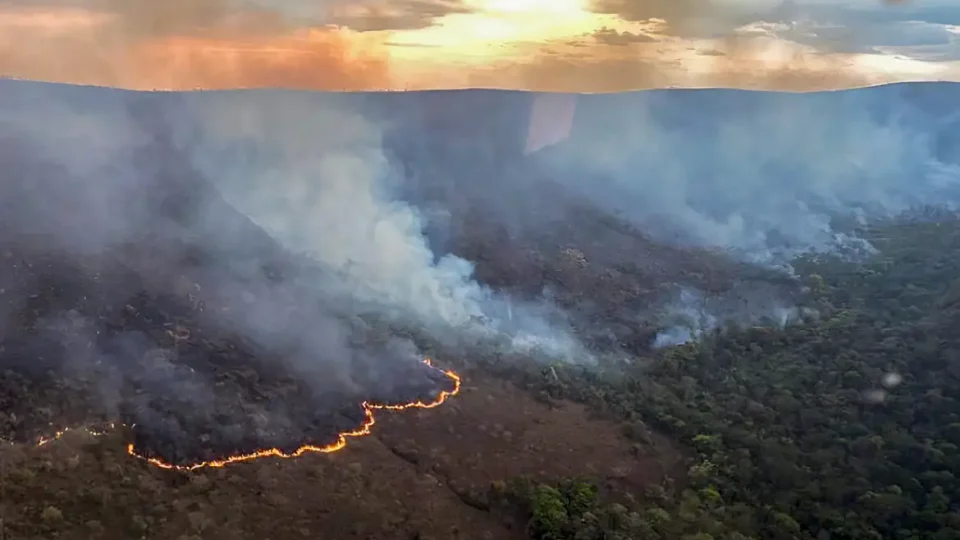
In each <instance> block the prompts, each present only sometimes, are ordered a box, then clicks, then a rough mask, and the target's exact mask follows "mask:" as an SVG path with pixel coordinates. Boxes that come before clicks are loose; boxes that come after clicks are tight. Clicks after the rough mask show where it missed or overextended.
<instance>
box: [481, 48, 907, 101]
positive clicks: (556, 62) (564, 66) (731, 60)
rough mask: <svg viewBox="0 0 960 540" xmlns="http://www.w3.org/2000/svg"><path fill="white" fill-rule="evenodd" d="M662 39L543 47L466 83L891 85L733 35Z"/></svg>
mask: <svg viewBox="0 0 960 540" xmlns="http://www.w3.org/2000/svg"><path fill="white" fill-rule="evenodd" d="M691 43H695V42H689V41H686V40H677V39H666V40H664V41H660V42H656V43H638V44H636V45H635V46H633V47H623V46H613V45H608V46H605V47H600V46H597V47H594V48H592V49H590V50H589V51H587V52H584V48H583V47H571V46H569V45H567V44H564V45H563V46H553V47H542V48H540V49H539V50H536V51H531V52H530V53H529V54H528V55H527V57H528V58H529V60H527V61H526V62H522V63H521V62H513V63H503V64H498V65H494V66H491V67H490V68H486V69H483V70H478V71H477V72H476V73H475V74H474V76H473V77H472V79H471V80H470V83H471V84H475V85H478V86H485V87H500V88H504V87H506V88H527V89H531V90H540V91H561V92H620V91H629V90H635V89H643V88H662V87H671V86H674V87H691V86H692V87H708V86H719V87H726V88H747V89H768V90H784V91H811V90H824V89H835V88H846V87H858V86H868V85H873V84H879V83H881V82H889V81H892V80H894V78H895V77H894V76H891V75H889V74H887V73H884V72H877V73H873V72H871V71H869V70H866V69H863V66H862V65H861V64H860V63H858V59H857V57H855V56H853V55H845V54H830V55H825V54H820V53H819V52H818V51H817V50H816V49H813V48H811V47H808V46H804V45H800V44H796V43H791V42H788V41H784V40H779V39H777V38H776V37H771V36H766V35H751V34H747V35H732V36H730V37H728V38H726V39H722V40H709V41H708V42H707V43H709V46H693V45H691Z"/></svg>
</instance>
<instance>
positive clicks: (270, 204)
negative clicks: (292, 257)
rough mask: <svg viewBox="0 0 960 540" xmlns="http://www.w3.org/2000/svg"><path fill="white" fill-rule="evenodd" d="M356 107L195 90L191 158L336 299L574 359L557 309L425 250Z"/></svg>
mask: <svg viewBox="0 0 960 540" xmlns="http://www.w3.org/2000/svg"><path fill="white" fill-rule="evenodd" d="M356 107H357V105H356V104H355V102H354V103H351V99H350V98H348V97H343V98H337V97H334V96H329V95H328V96H319V95H315V94H296V93H287V92H277V93H272V94H271V93H262V94H257V93H237V94H222V95H216V96H195V99H194V102H193V103H192V106H191V107H190V110H191V111H193V114H191V116H194V117H196V118H199V119H200V123H201V124H202V127H201V128H200V129H201V131H202V132H203V135H200V136H199V139H198V140H195V141H194V142H193V143H192V144H194V145H199V146H196V148H203V150H202V151H194V152H193V156H194V160H195V163H196V164H197V166H198V168H199V169H200V170H202V171H204V173H205V174H206V176H208V177H210V178H212V179H215V182H216V183H217V185H218V187H219V189H220V190H221V191H222V192H223V193H224V195H225V197H226V198H227V199H228V200H229V201H230V202H231V203H232V204H234V205H235V206H236V207H237V208H238V209H240V210H241V211H242V212H244V213H245V214H246V215H248V216H250V217H251V218H252V219H253V220H254V221H256V222H257V224H258V225H260V226H262V227H263V228H264V229H265V230H266V231H268V232H269V233H270V234H271V235H272V236H273V237H274V238H276V239H278V240H279V241H280V242H281V243H283V244H284V245H285V246H286V247H287V248H288V249H290V250H292V251H294V252H297V253H303V254H305V255H306V256H308V257H310V258H311V259H312V260H314V261H316V262H317V263H319V264H320V265H321V266H322V267H323V268H324V269H325V270H326V271H327V272H328V273H329V275H331V276H336V279H334V280H332V282H331V283H327V284H324V288H325V290H326V291H332V292H335V294H336V295H337V296H338V297H339V298H350V299H351V301H353V302H359V303H360V304H361V305H364V306H366V307H365V308H364V309H366V310H370V311H373V312H377V313H379V314H380V315H385V316H387V317H388V318H390V319H393V320H409V319H411V318H412V319H414V320H415V321H417V323H418V326H422V327H424V328H426V329H428V330H429V331H430V333H431V334H432V335H433V337H434V339H437V340H440V341H443V342H451V340H453V341H459V340H464V339H466V340H469V341H476V340H494V341H497V342H500V343H501V346H505V347H506V348H507V349H510V350H520V351H523V352H527V353H543V354H547V355H548V356H552V357H563V358H570V359H573V358H574V357H579V359H586V358H587V357H588V355H586V353H585V352H584V351H583V350H581V349H580V347H579V346H578V345H577V342H576V340H575V339H574V338H572V337H571V336H570V335H569V334H568V333H567V332H566V331H565V330H564V326H563V321H562V320H560V319H561V317H560V315H559V311H557V310H552V309H551V308H550V307H549V306H547V305H543V304H528V303H523V302H515V301H513V302H512V301H510V300H508V299H506V298H505V297H503V296H501V295H498V294H496V293H494V292H493V291H492V290H490V289H489V288H488V287H485V286H483V285H481V284H479V283H478V282H477V281H475V280H474V278H473V275H472V274H473V270H474V267H473V264H472V263H470V262H469V261H468V260H466V259H464V258H461V257H458V256H455V255H453V254H444V253H437V254H435V253H434V252H433V251H432V250H431V247H430V246H429V245H428V242H427V239H426V237H425V236H424V228H425V226H426V221H425V219H424V217H423V216H422V214H421V212H420V210H419V209H418V208H417V207H415V206H413V205H412V204H410V203H407V202H404V201H402V200H400V198H399V193H400V192H401V188H402V182H403V179H402V178H401V177H400V173H399V172H398V171H397V170H396V166H397V164H395V163H393V162H391V161H390V160H389V159H388V156H387V155H386V154H385V151H384V146H383V141H382V139H383V128H382V127H380V126H379V125H377V123H376V122H375V121H374V120H373V119H372V117H370V115H362V114H360V113H359V112H357V111H356V110H355V108H356ZM331 126H336V128H335V129H331ZM237 158H239V159H237Z"/></svg>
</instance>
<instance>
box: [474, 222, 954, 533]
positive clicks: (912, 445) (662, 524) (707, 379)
mask: <svg viewBox="0 0 960 540" xmlns="http://www.w3.org/2000/svg"><path fill="white" fill-rule="evenodd" d="M862 234H864V235H866V236H867V237H869V238H870V239H871V241H872V242H873V243H874V244H875V245H876V246H877V247H878V248H879V253H878V254H877V255H876V256H875V257H873V258H872V260H870V261H868V262H866V263H865V264H855V263H851V262H845V261H842V260H840V259H837V258H832V257H820V258H812V257H811V258H805V259H803V260H799V261H797V263H796V269H797V271H798V273H799V274H800V275H801V277H802V279H804V280H805V281H806V283H807V285H808V286H809V307H812V308H815V309H816V310H817V311H818V312H819V316H818V317H815V318H814V317H810V318H808V319H806V320H804V321H803V322H802V323H800V324H795V325H791V326H789V327H787V328H785V329H782V330H775V329H770V328H759V327H757V328H746V329H726V330H724V331H718V332H715V333H713V334H712V335H710V336H707V337H706V338H705V339H703V340H702V341H701V342H699V343H696V344H689V345H685V346H681V347H676V348H672V349H670V350H666V351H662V352H661V353H659V354H655V355H651V358H646V359H643V361H642V362H638V363H637V364H635V365H633V366H631V367H629V368H626V369H623V368H616V369H611V370H609V372H608V373H607V374H595V373H590V372H587V371H584V370H581V369H577V368H569V367H567V368H564V367H561V366H554V367H553V369H547V370H543V371H536V370H529V371H526V372H519V371H518V370H517V369H516V367H514V366H511V367H509V368H508V367H502V366H501V367H497V366H496V365H494V366H492V367H493V369H499V370H501V371H503V372H504V373H505V374H506V373H508V372H509V374H510V376H512V377H515V378H519V379H521V380H523V381H524V383H525V384H527V385H528V386H529V387H530V388H531V389H534V390H536V391H538V392H542V393H545V394H547V395H549V396H551V397H554V398H572V399H574V400H579V401H583V402H587V403H589V404H591V405H592V406H594V407H596V408H598V409H601V410H603V411H604V412H606V413H608V414H611V415H615V416H617V417H619V418H621V419H623V420H625V421H627V422H629V423H630V425H629V426H628V427H629V429H628V431H629V432H630V433H631V434H633V435H634V436H636V437H638V438H639V439H641V440H642V439H643V438H644V437H646V436H647V435H646V434H647V433H648V431H647V429H646V426H645V425H644V422H647V423H649V424H650V425H652V426H653V427H655V428H658V429H660V430H663V431H665V432H667V433H669V434H672V435H674V436H676V437H678V438H679V439H681V440H682V441H684V442H685V443H687V444H688V445H689V446H690V447H691V448H692V449H694V450H695V455H696V457H695V459H693V460H692V461H691V466H690V468H689V471H688V472H687V474H685V475H683V476H684V477H683V478H677V479H676V481H674V482H666V483H665V484H664V486H663V487H664V489H660V490H656V489H655V490H647V491H648V492H647V493H643V494H637V493H626V494H625V493H620V494H616V493H614V494H606V495H605V496H600V495H598V492H597V490H596V489H594V488H591V487H590V486H589V484H588V483H582V482H581V483H577V482H571V481H568V482H562V483H560V484H558V485H554V486H550V485H532V484H529V483H523V482H517V483H514V484H511V485H510V486H509V487H508V488H507V489H506V491H507V492H509V494H510V495H509V497H506V499H510V500H514V501H515V502H516V503H517V504H519V505H520V507H522V508H523V509H524V510H525V511H526V512H527V515H528V516H529V517H530V522H529V533H530V535H531V537H532V538H537V539H542V540H560V539H578V540H580V539H583V540H586V539H601V538H603V539H612V538H618V539H619V538H624V539H625V538H688V539H690V540H693V539H697V540H705V539H709V538H730V539H734V538H740V539H742V538H763V539H771V540H779V539H787V538H815V539H817V540H825V539H843V540H846V539H850V540H854V539H857V540H860V539H886V538H891V539H937V540H943V539H949V538H960V403H958V402H957V396H960V332H958V330H960V258H958V255H960V221H957V219H955V218H952V219H949V220H947V221H939V222H932V221H924V220H918V221H914V222H908V223H897V224H886V225H883V226H878V227H875V228H871V229H869V230H865V231H862ZM494 491H497V490H494ZM618 495H619V499H617V496H618Z"/></svg>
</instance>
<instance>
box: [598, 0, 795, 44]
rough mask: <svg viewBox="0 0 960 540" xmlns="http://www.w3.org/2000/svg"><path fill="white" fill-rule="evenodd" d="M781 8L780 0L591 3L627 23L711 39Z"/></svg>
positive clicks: (773, 14)
mask: <svg viewBox="0 0 960 540" xmlns="http://www.w3.org/2000/svg"><path fill="white" fill-rule="evenodd" d="M783 5H784V2H781V1H780V0H745V1H742V2H736V3H732V2H721V1H714V0H592V2H591V9H592V10H593V11H594V12H596V13H602V14H608V15H615V16H617V17H619V18H621V19H623V20H626V21H648V20H650V19H660V20H663V21H664V22H665V32H666V33H668V34H671V35H675V36H683V37H712V36H718V35H723V34H725V33H727V32H729V31H731V30H733V29H734V28H736V27H738V26H741V25H743V24H746V23H749V22H752V21H756V20H758V19H764V18H768V19H769V18H771V17H772V18H779V17H778V13H780V11H782V10H783Z"/></svg>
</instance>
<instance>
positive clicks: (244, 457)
mask: <svg viewBox="0 0 960 540" xmlns="http://www.w3.org/2000/svg"><path fill="white" fill-rule="evenodd" d="M423 363H424V364H426V365H428V366H430V367H431V368H433V369H436V370H440V368H437V367H434V365H433V363H431V361H430V359H429V358H427V359H425V360H424V361H423ZM442 372H443V374H444V375H446V376H447V377H448V378H450V380H452V381H453V389H452V390H449V391H448V390H443V391H441V392H440V393H439V394H438V395H437V397H436V399H434V400H433V401H430V402H426V403H424V402H423V401H414V402H410V403H402V404H399V405H389V404H381V403H369V402H366V401H364V402H363V403H362V404H361V406H362V407H363V412H364V421H363V424H361V425H360V427H358V428H357V429H354V430H351V431H346V432H343V433H340V434H339V435H337V440H336V441H335V442H333V443H330V444H328V445H326V446H315V445H311V444H307V445H304V446H301V447H300V448H297V449H296V450H294V451H293V452H290V453H285V452H283V451H282V450H280V449H278V448H265V449H263V450H257V451H256V452H251V453H249V454H240V455H236V456H230V457H226V458H223V459H218V460H212V461H201V462H199V463H193V464H191V465H175V464H173V463H168V462H166V461H163V460H162V459H159V458H154V457H147V456H144V455H142V454H140V453H138V452H137V450H136V447H134V445H133V444H132V443H131V444H128V445H127V454H129V455H130V456H133V457H135V458H137V459H140V460H143V461H146V462H147V463H149V464H151V465H154V466H156V467H160V468H161V469H167V470H176V471H194V470H197V469H203V468H220V467H225V466H227V465H231V464H233V463H241V462H244V461H252V460H255V459H260V458H267V457H276V458H284V459H289V458H295V457H300V456H302V455H304V454H309V453H321V454H331V453H333V452H336V451H338V450H342V449H343V448H344V447H346V446H347V439H349V438H350V437H362V436H364V435H369V434H370V433H371V430H372V428H373V426H374V424H376V423H377V420H376V418H375V417H374V414H373V411H375V410H387V411H403V410H406V409H433V408H434V407H439V406H440V405H442V404H443V403H444V402H445V401H446V400H447V398H451V397H453V396H455V395H457V394H458V393H460V383H461V380H460V376H459V375H457V374H456V373H455V372H453V371H451V370H442ZM109 426H110V427H111V428H113V427H116V424H109ZM69 431H71V429H70V428H65V429H63V430H61V431H58V432H56V433H55V434H53V435H51V436H49V437H41V438H40V439H39V440H38V441H37V446H43V445H45V444H47V443H50V442H53V441H55V440H57V439H59V438H60V437H63V436H64V435H66V434H67V433H68V432H69ZM85 431H86V432H87V433H88V434H90V435H94V436H100V435H103V434H104V433H105V431H97V430H93V429H89V428H85Z"/></svg>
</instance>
